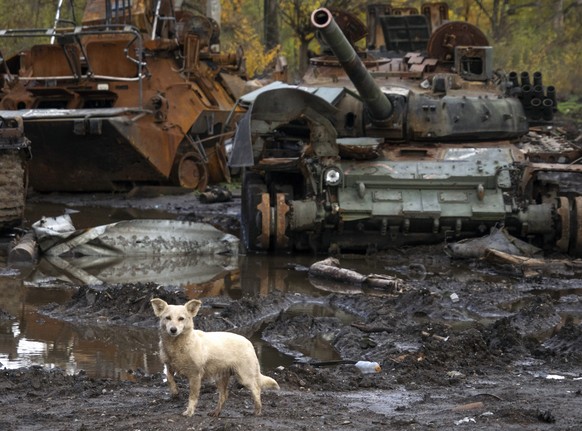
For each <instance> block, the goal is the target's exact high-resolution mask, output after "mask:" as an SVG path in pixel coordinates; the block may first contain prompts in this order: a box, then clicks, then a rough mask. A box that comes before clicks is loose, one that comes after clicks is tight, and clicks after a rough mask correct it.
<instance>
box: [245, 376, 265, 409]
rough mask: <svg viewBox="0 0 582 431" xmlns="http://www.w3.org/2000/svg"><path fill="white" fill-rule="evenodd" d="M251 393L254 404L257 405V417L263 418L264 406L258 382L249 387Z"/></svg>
mask: <svg viewBox="0 0 582 431" xmlns="http://www.w3.org/2000/svg"><path fill="white" fill-rule="evenodd" d="M247 388H248V389H249V390H250V391H251V395H252V397H253V402H254V403H255V416H261V410H262V408H263V405H262V404H261V387H260V386H259V383H258V382H253V383H251V384H250V385H248V386H247Z"/></svg>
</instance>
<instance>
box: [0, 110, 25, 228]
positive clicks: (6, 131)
mask: <svg viewBox="0 0 582 431" xmlns="http://www.w3.org/2000/svg"><path fill="white" fill-rule="evenodd" d="M29 160H30V142H29V140H28V139H27V138H26V136H24V127H23V123H22V118H20V117H12V118H2V117H0V234H1V233H4V232H8V231H10V230H12V229H13V228H17V227H19V226H21V224H22V221H23V219H24V208H25V204H26V189H27V175H28V162H29Z"/></svg>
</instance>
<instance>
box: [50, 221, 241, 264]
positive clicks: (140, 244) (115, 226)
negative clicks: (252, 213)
mask: <svg viewBox="0 0 582 431" xmlns="http://www.w3.org/2000/svg"><path fill="white" fill-rule="evenodd" d="M238 243H239V240H238V238H237V237H235V236H234V235H230V234H226V233H224V232H221V231H220V230H218V229H216V228H214V227H213V226H211V225H209V224H205V223H195V222H187V221H176V220H126V221H120V222H117V223H112V224H108V225H103V226H97V227H94V228H90V229H85V230H79V231H75V233H74V234H72V235H70V236H68V237H67V238H66V239H65V240H64V241H61V242H59V243H57V244H55V245H52V246H51V247H49V248H46V249H43V251H44V253H45V254H46V255H48V256H63V255H67V254H68V255H77V256H78V255H83V256H157V255H165V254H174V255H215V254H232V255H236V254H237V253H238ZM41 248H42V245H41Z"/></svg>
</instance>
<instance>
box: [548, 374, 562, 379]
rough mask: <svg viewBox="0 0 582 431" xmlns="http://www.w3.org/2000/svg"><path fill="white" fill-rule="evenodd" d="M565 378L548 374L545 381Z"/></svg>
mask: <svg viewBox="0 0 582 431" xmlns="http://www.w3.org/2000/svg"><path fill="white" fill-rule="evenodd" d="M565 378H566V377H564V376H560V375H558V374H548V375H547V376H546V379H548V380H564V379H565Z"/></svg>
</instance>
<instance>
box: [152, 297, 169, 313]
mask: <svg viewBox="0 0 582 431" xmlns="http://www.w3.org/2000/svg"><path fill="white" fill-rule="evenodd" d="M150 302H151V304H152V308H153V309H154V314H155V315H156V316H160V315H161V314H162V313H163V312H164V310H165V309H166V307H167V306H168V304H167V303H166V301H164V300H163V299H160V298H154V299H152V300H151V301H150Z"/></svg>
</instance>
